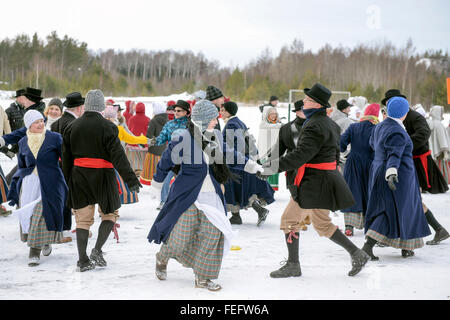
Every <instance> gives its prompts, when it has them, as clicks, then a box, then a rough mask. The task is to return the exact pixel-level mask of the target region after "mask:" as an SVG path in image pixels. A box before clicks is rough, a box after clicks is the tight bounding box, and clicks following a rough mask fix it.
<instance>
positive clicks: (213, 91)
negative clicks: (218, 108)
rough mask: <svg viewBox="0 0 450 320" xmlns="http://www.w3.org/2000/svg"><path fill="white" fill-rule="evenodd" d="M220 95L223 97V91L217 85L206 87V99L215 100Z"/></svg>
mask: <svg viewBox="0 0 450 320" xmlns="http://www.w3.org/2000/svg"><path fill="white" fill-rule="evenodd" d="M220 97H223V94H222V91H220V90H219V89H217V88H216V87H214V86H208V88H206V98H205V99H206V100H209V101H213V100H216V99H217V98H220Z"/></svg>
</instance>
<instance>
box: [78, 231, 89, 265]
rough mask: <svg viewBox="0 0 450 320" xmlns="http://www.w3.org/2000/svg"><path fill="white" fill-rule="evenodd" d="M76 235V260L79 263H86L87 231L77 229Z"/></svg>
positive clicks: (87, 258)
mask: <svg viewBox="0 0 450 320" xmlns="http://www.w3.org/2000/svg"><path fill="white" fill-rule="evenodd" d="M76 235H77V248H78V259H79V261H80V262H86V261H88V260H89V257H88V256H87V254H86V248H87V245H88V239H89V230H86V229H80V228H77V229H76Z"/></svg>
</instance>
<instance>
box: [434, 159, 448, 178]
mask: <svg viewBox="0 0 450 320" xmlns="http://www.w3.org/2000/svg"><path fill="white" fill-rule="evenodd" d="M436 162H437V165H438V167H439V170H440V171H441V173H442V175H443V176H444V179H445V181H446V182H447V184H450V161H449V160H443V159H440V160H437V161H436Z"/></svg>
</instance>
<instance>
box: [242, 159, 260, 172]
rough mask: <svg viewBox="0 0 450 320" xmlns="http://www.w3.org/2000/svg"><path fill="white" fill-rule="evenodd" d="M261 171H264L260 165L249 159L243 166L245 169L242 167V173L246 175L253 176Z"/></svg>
mask: <svg viewBox="0 0 450 320" xmlns="http://www.w3.org/2000/svg"><path fill="white" fill-rule="evenodd" d="M263 170H264V169H263V167H262V166H261V165H260V164H258V163H257V162H256V161H253V160H251V159H249V160H248V161H247V163H246V164H245V167H244V171H245V172H248V173H251V174H255V173H257V172H258V171H259V172H261V171H263Z"/></svg>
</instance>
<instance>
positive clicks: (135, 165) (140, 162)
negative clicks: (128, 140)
mask: <svg viewBox="0 0 450 320" xmlns="http://www.w3.org/2000/svg"><path fill="white" fill-rule="evenodd" d="M125 154H126V155H127V158H128V162H130V166H131V168H132V169H133V170H134V171H136V170H142V168H143V167H144V159H145V155H146V154H147V149H146V148H139V147H132V146H126V147H125Z"/></svg>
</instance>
